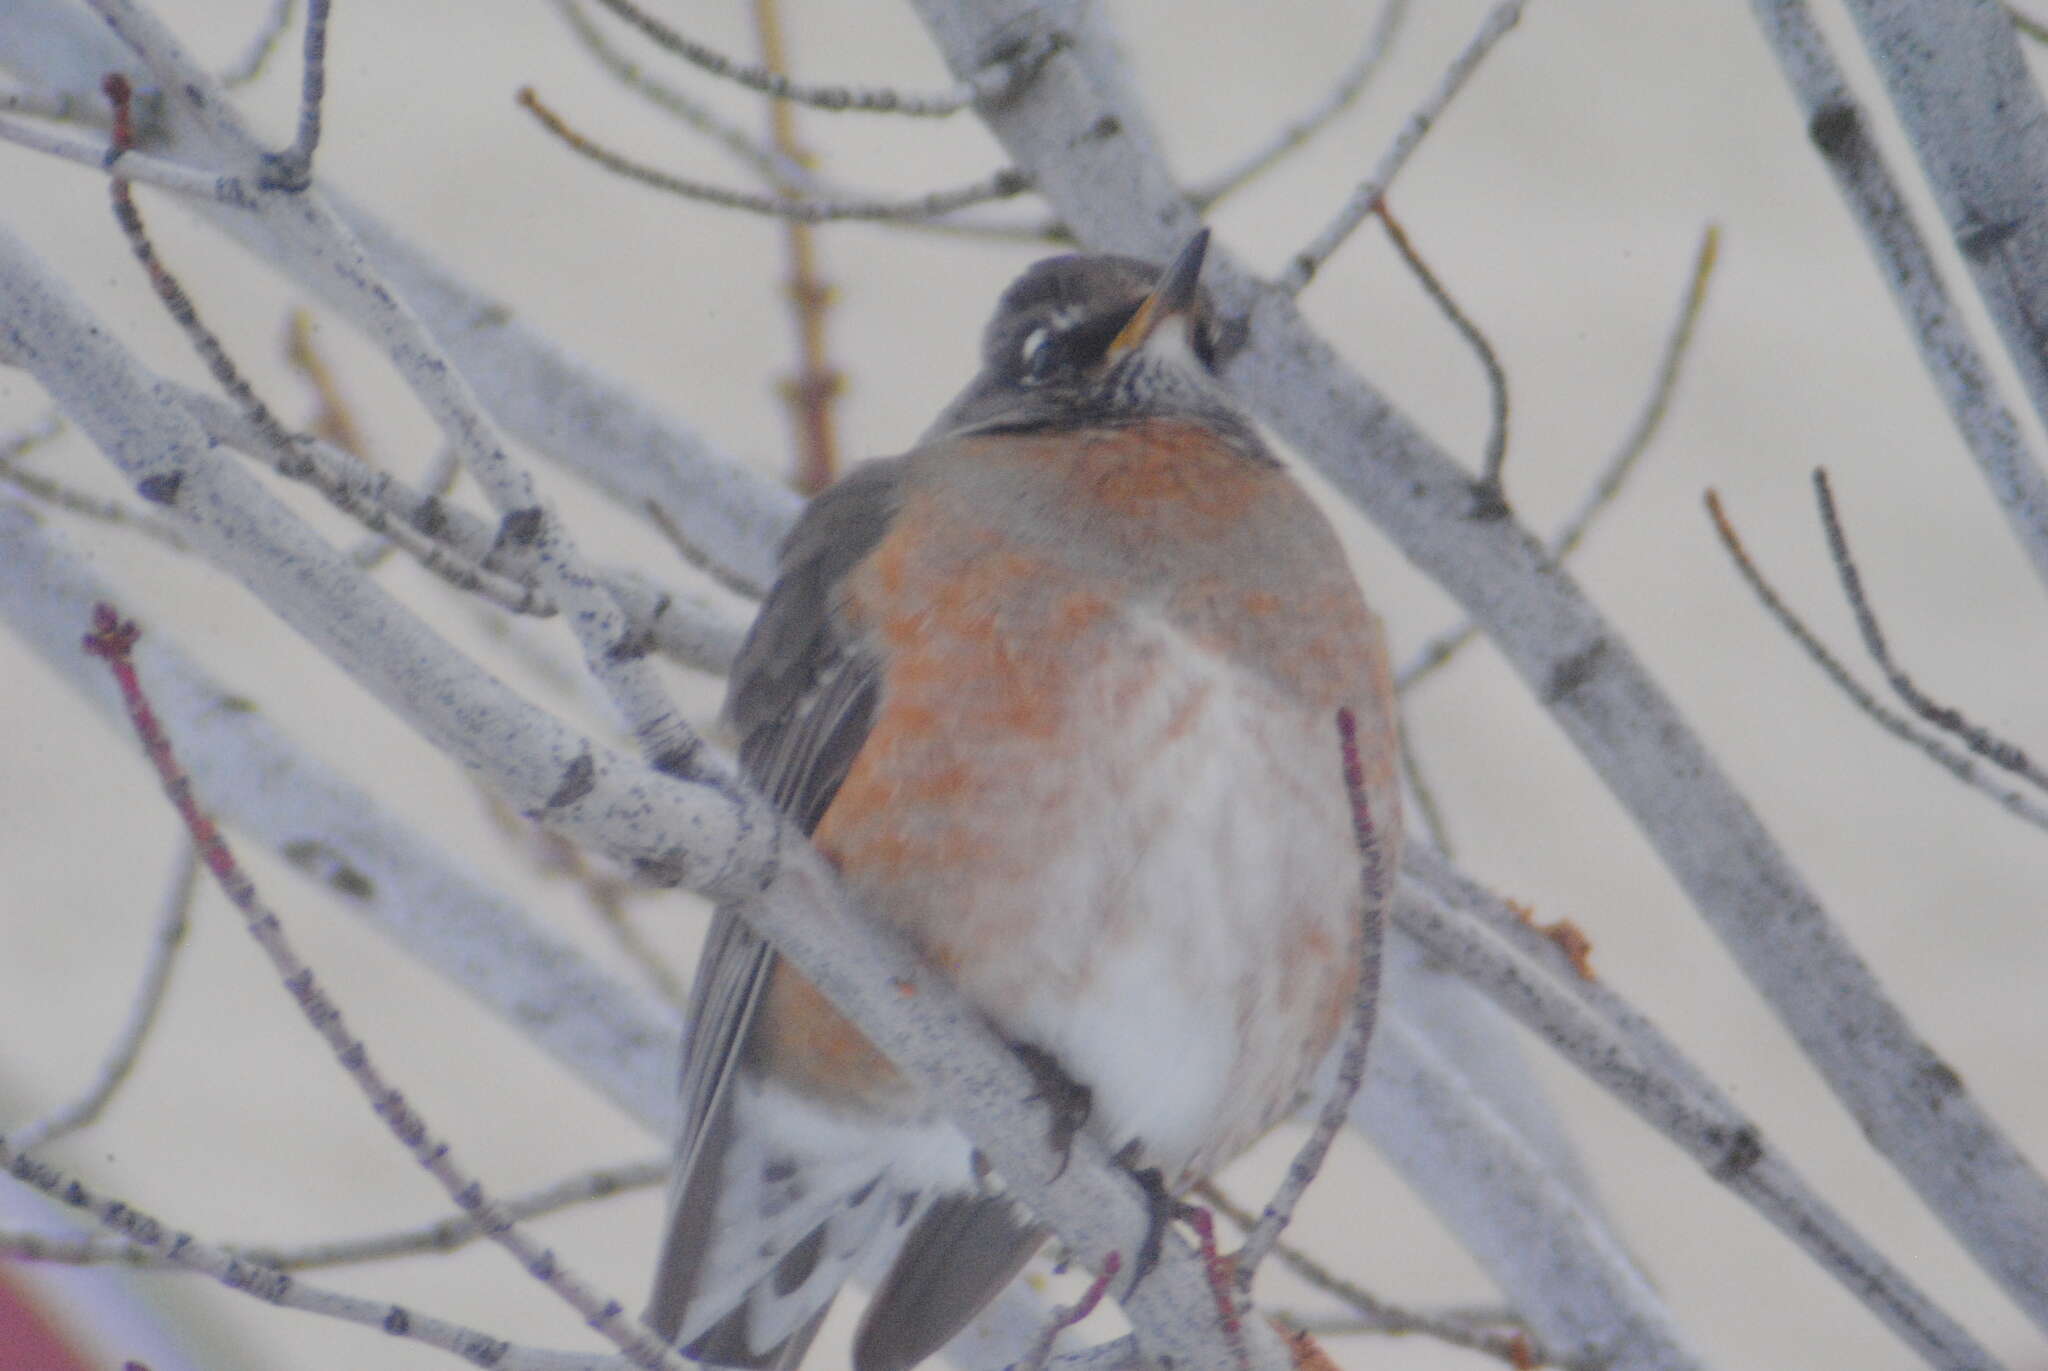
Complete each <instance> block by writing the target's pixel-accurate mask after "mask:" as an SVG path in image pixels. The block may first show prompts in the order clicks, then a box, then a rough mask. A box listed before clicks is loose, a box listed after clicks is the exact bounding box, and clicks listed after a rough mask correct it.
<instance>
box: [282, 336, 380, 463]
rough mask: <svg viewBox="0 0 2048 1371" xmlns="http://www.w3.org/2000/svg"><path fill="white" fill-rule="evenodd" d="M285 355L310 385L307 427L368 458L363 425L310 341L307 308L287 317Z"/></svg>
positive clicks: (331, 370) (286, 359)
mask: <svg viewBox="0 0 2048 1371" xmlns="http://www.w3.org/2000/svg"><path fill="white" fill-rule="evenodd" d="M284 358H285V361H286V362H287V363H288V364H290V366H291V369H292V370H293V371H296V372H297V373H299V375H301V376H303V377H305V378H306V384H307V385H309V386H311V387H312V388H313V401H314V408H313V422H312V424H311V425H310V426H309V429H308V431H309V432H311V433H312V434H313V435H314V436H315V437H318V438H321V439H324V440H325V441H327V442H329V443H332V444H334V446H336V447H338V448H340V449H341V450H342V451H343V452H346V453H349V454H350V455H351V456H355V457H363V458H367V457H368V456H369V455H370V453H369V449H368V448H367V447H366V446H365V445H364V443H363V433H362V429H361V428H359V427H358V426H357V424H356V417H355V413H354V411H353V410H352V409H351V408H350V406H349V403H348V401H347V399H346V398H344V397H343V395H342V393H341V382H340V381H339V380H338V379H337V378H336V377H335V374H334V368H333V367H330V366H329V365H327V359H326V358H325V357H323V356H321V355H320V349H319V347H318V346H316V345H315V344H314V342H313V316H312V314H311V312H310V311H307V310H303V309H295V310H293V311H292V312H291V317H290V318H289V319H288V320H287V321H286V323H285V331H284Z"/></svg>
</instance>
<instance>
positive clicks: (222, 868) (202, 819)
mask: <svg viewBox="0 0 2048 1371" xmlns="http://www.w3.org/2000/svg"><path fill="white" fill-rule="evenodd" d="M140 636H141V634H140V630H138V629H137V628H136V626H135V624H134V622H133V621H132V620H123V619H122V618H121V617H120V616H119V615H118V614H117V613H116V612H115V610H114V607H113V606H112V605H108V604H99V605H95V606H93V631H92V632H91V633H89V634H87V635H86V637H85V640H84V647H85V650H86V651H87V652H88V653H90V654H92V655H93V656H95V657H99V658H101V659H102V660H104V661H105V662H106V663H107V669H108V670H109V671H110V672H111V673H112V674H113V677H114V683H115V685H116V686H117V687H118V688H119V690H120V692H121V701H122V704H123V705H124V706H125V707H126V709H127V712H128V720H129V722H130V724H132V725H133V727H134V729H135V734H136V737H137V738H139V739H140V740H141V742H142V747H143V751H144V752H145V753H147V754H148V756H149V760H150V762H151V764H152V765H153V766H155V768H156V772H157V776H158V778H159V780H161V781H162V783H163V787H164V793H165V794H166V795H167V796H169V797H170V801H171V804H172V805H173V806H174V807H175V808H176V809H177V811H178V817H179V818H180V819H182V820H184V823H185V828H186V831H187V832H188V833H190V834H191V836H192V845H193V848H194V849H195V850H196V851H197V852H198V853H199V857H200V860H201V861H202V862H204V863H205V865H206V869H207V870H208V871H210V872H211V873H213V878H214V881H215V883H216V884H217V885H219V887H220V889H221V892H222V893H223V894H225V895H226V896H227V897H228V900H229V901H230V902H231V903H232V904H233V905H234V907H235V909H236V910H237V911H238V912H239V913H240V914H241V915H242V917H243V920H244V922H245V923H246V924H247V926H248V929H249V932H250V935H251V936H252V937H254V938H255V939H256V943H257V945H258V946H259V947H261V948H262V949H263V951H264V953H265V954H266V955H267V956H268V957H269V958H270V963H271V965H272V966H273V967H274V968H275V969H276V971H277V973H278V975H279V977H280V978H281V979H282V980H283V982H284V986H285V989H286V990H288V991H289V992H290V993H291V996H292V999H293V1000H294V1001H295V1002H296V1003H297V1004H298V1006H299V1009H300V1011H301V1012H302V1013H303V1014H304V1015H305V1016H306V1020H307V1022H309V1023H310V1024H312V1025H313V1028H314V1030H315V1031H316V1032H318V1033H319V1034H320V1036H321V1038H322V1039H323V1040H324V1041H325V1042H326V1043H327V1045H328V1047H329V1048H330V1049H331V1050H332V1051H333V1052H334V1055H335V1058H336V1060H338V1061H339V1062H340V1063H341V1064H342V1067H343V1069H344V1070H345V1071H346V1072H347V1073H348V1076H349V1078H350V1079H351V1080H352V1081H353V1082H354V1083H355V1084H356V1086H357V1088H358V1089H360V1090H361V1091H362V1092H363V1095H364V1097H365V1098H366V1099H367V1100H368V1101H369V1102H370V1106H371V1109H372V1111H373V1112H374V1113H375V1114H376V1115H377V1117H378V1118H380V1119H382V1120H383V1121H384V1125H385V1127H386V1128H388V1129H389V1130H390V1131H391V1134H392V1136H393V1137H395V1138H397V1139H398V1140H399V1142H400V1143H401V1144H403V1145H404V1147H405V1148H406V1150H407V1151H408V1152H410V1153H411V1154H412V1156H413V1159H414V1160H415V1161H417V1162H418V1163H419V1164H420V1166H421V1167H422V1168H423V1169H425V1171H426V1172H427V1173H428V1174H429V1175H431V1176H432V1177H433V1178H434V1179H435V1180H437V1181H439V1182H440V1183H441V1185H442V1187H443V1188H444V1189H445V1190H447V1192H448V1194H449V1197H450V1198H452V1199H453V1200H454V1201H455V1204H456V1207H457V1208H459V1209H461V1210H462V1211H463V1212H464V1213H465V1214H468V1215H469V1216H471V1217H472V1218H473V1219H475V1220H476V1222H477V1225H478V1227H479V1228H481V1229H482V1230H483V1232H484V1233H485V1234H486V1235H487V1236H489V1237H490V1238H491V1239H492V1241H494V1242H496V1243H498V1244H499V1245H500V1246H502V1247H504V1248H505V1249H506V1250H507V1251H508V1252H510V1253H511V1254H512V1255H513V1256H514V1257H515V1258H516V1259H517V1260H518V1262H519V1264H520V1265H521V1266H522V1267H524V1268H525V1269H526V1271H527V1273H528V1274H529V1275H532V1276H533V1277H534V1278H535V1279H537V1280H539V1281H540V1282H541V1283H542V1284H543V1285H545V1286H547V1287H548V1289H550V1290H552V1291H554V1292H555V1293H556V1294H557V1295H559V1296H560V1297H561V1298H562V1299H563V1300H564V1301H565V1302H566V1303H568V1304H569V1305H570V1307H571V1308H573V1309H575V1310H576V1312H577V1313H579V1314H581V1315H582V1316H583V1318H584V1321H585V1322H586V1323H588V1324H589V1325H590V1326H591V1327H592V1328H593V1329H595V1330H597V1332H599V1333H600V1334H602V1335H603V1336H604V1337H605V1338H606V1339H608V1340H609V1341H611V1342H612V1343H613V1344H614V1345H615V1346H617V1347H618V1348H619V1349H620V1350H621V1351H622V1352H624V1353H625V1354H626V1356H627V1358H628V1359H629V1360H630V1361H632V1363H633V1364H634V1365H636V1366H641V1367H647V1368H655V1367H659V1368H661V1369H662V1371H691V1367H690V1363H688V1362H686V1361H684V1360H683V1359H682V1358H681V1357H680V1356H678V1355H677V1354H676V1353H675V1352H673V1351H671V1350H670V1349H669V1348H667V1347H666V1346H664V1345H663V1344H662V1342H661V1340H660V1339H658V1338H656V1337H655V1336H654V1335H653V1334H651V1333H649V1332H647V1331H646V1330H645V1329H643V1328H642V1327H640V1325H639V1324H638V1323H637V1322H636V1321H634V1320H633V1319H632V1318H630V1317H628V1316H627V1314H626V1311H625V1306H623V1305H622V1304H620V1303H619V1302H618V1301H617V1300H614V1299H608V1298H606V1297H603V1296H601V1295H599V1294H598V1292H597V1291H595V1290H593V1289H591V1288H590V1287H589V1286H587V1285H586V1284H584V1282H583V1281H582V1280H581V1279H580V1278H579V1277H577V1276H576V1275H574V1274H573V1273H571V1272H570V1271H569V1270H568V1269H567V1268H566V1267H564V1266H563V1265H562V1263H561V1262H560V1260H559V1259H558V1258H557V1257H556V1256H555V1254H554V1252H553V1250H552V1249H550V1248H547V1247H543V1246H542V1245H540V1244H539V1243H538V1242H536V1241H535V1240H534V1239H532V1238H531V1237H529V1236H528V1235H527V1234H526V1232H525V1231H524V1230H523V1229H521V1228H519V1227H518V1225H517V1224H516V1223H515V1222H514V1220H513V1218H512V1216H511V1215H510V1214H509V1213H507V1212H506V1211H505V1209H504V1208H503V1206H501V1205H500V1204H498V1203H497V1201H496V1200H494V1199H492V1198H491V1197H490V1196H489V1195H488V1194H487V1193H486V1192H485V1190H484V1188H483V1184H482V1183H481V1182H480V1181H478V1180H477V1179H476V1178H475V1177H474V1176H472V1175H470V1174H469V1173H468V1172H467V1171H466V1170H464V1169H463V1168H462V1167H461V1165H460V1164H459V1163H458V1162H457V1160H456V1158H455V1155H454V1152H453V1151H452V1149H451V1148H450V1147H449V1146H448V1144H447V1143H445V1142H442V1141H440V1140H438V1139H437V1138H435V1137H434V1135H433V1133H432V1132H431V1131H430V1130H429V1128H428V1126H427V1122H426V1120H425V1119H424V1118H422V1117H421V1116H420V1114H419V1112H418V1111H417V1110H416V1109H415V1108H414V1107H413V1106H412V1104H411V1103H410V1102H409V1101H408V1100H407V1099H406V1097H405V1095H404V1093H403V1092H401V1091H399V1090H398V1089H397V1088H395V1087H394V1086H392V1085H391V1084H390V1083H389V1082H388V1081H387V1080H386V1079H385V1078H384V1075H383V1073H382V1072H381V1071H380V1070H378V1068H377V1067H376V1066H375V1065H374V1064H373V1063H372V1062H371V1060H370V1054H369V1049H368V1048H367V1047H366V1046H365V1045H364V1043H363V1041H362V1040H361V1039H360V1038H358V1037H356V1036H355V1035H354V1034H353V1033H351V1032H350V1031H349V1030H348V1027H347V1026H346V1024H345V1023H344V1022H343V1021H342V1014H341V1010H340V1008H339V1007H338V1006H337V1005H336V1004H335V1003H334V1001H333V1000H332V999H330V998H329V997H328V994H327V992H326V990H325V989H324V988H322V987H321V986H320V985H319V984H318V982H317V981H316V980H315V979H314V976H313V971H312V968H311V967H309V966H307V965H306V964H305V962H304V961H302V960H301V959H300V957H299V955H298V953H297V952H296V951H295V950H294V949H293V948H292V946H291V943H290V942H289V940H288V939H287V938H286V937H285V932H284V926H283V925H282V924H281V923H280V922H279V921H278V918H277V915H276V913H274V912H273V911H272V910H271V909H270V908H269V907H268V906H266V905H265V904H264V903H263V901H262V898H261V896H259V895H258V894H257V891H256V886H255V883H254V882H252V881H251V880H250V879H249V877H248V876H247V875H246V874H244V873H243V871H242V869H241V867H240V865H239V864H238V863H237V862H236V861H235V858H234V854H233V853H232V852H231V851H230V850H229V848H228V845H227V841H226V839H224V838H223V837H222V836H221V832H220V829H219V828H218V827H217V826H216V825H215V824H214V822H213V820H212V819H211V818H209V817H207V815H206V813H205V812H204V811H203V810H201V809H200V807H199V801H198V798H197V796H195V795H194V793H193V790H192V780H191V778H190V777H189V776H188V775H186V773H185V771H184V769H183V768H182V767H181V766H180V765H179V764H178V759H177V757H176V755H175V754H174V752H173V751H172V748H171V743H170V739H169V737H168V736H167V735H166V734H165V732H164V729H163V725H162V723H161V722H160V721H159V720H158V718H157V716H156V711H155V710H154V709H153V708H152V707H151V706H150V703H149V697H148V695H147V694H146V693H145V692H144V690H143V688H142V682H141V678H140V676H139V675H138V674H137V672H136V670H135V661H134V656H133V653H134V649H135V643H136V640H137V638H139V637H140ZM276 1277H277V1279H279V1280H288V1279H289V1277H287V1276H285V1275H284V1274H283V1273H282V1272H279V1273H276Z"/></svg>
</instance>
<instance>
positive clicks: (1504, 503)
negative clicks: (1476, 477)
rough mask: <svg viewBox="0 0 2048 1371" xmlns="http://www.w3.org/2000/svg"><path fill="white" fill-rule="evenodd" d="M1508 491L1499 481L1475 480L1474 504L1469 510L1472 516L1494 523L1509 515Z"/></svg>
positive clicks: (1484, 521)
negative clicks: (1501, 486) (1503, 488)
mask: <svg viewBox="0 0 2048 1371" xmlns="http://www.w3.org/2000/svg"><path fill="white" fill-rule="evenodd" d="M1508 513H1509V510H1508V497H1507V492H1506V491H1504V490H1502V489H1501V488H1500V483H1499V482H1497V481H1474V482H1473V483H1472V504H1471V507H1470V509H1468V510H1467V515H1468V516H1469V517H1470V518H1473V519H1477V520H1478V521H1479V522H1481V523H1489V524H1490V523H1494V522H1496V521H1498V520H1501V519H1505V518H1507V517H1508Z"/></svg>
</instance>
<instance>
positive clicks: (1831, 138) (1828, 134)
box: [1806, 100, 1863, 158]
mask: <svg viewBox="0 0 2048 1371" xmlns="http://www.w3.org/2000/svg"><path fill="white" fill-rule="evenodd" d="M1806 136H1807V137H1809V138H1811V139H1812V140H1813V145H1814V146H1815V147H1817V148H1819V149H1820V151H1821V155H1822V156H1823V157H1831V158H1841V157H1846V156H1848V155H1849V153H1850V151H1851V150H1852V149H1854V148H1855V146H1856V144H1857V143H1858V141H1859V140H1861V138H1862V137H1863V116H1862V115H1860V114H1858V113H1857V112H1856V107H1855V106H1854V105H1852V104H1849V103H1848V102H1847V101H1844V100H1838V101H1836V102H1834V103H1833V104H1828V105H1823V106H1821V107H1820V108H1819V109H1817V110H1815V111H1814V113H1813V118H1812V120H1811V121H1809V122H1808V124H1807V126H1806Z"/></svg>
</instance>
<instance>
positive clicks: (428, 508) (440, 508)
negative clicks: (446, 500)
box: [412, 495, 448, 538]
mask: <svg viewBox="0 0 2048 1371" xmlns="http://www.w3.org/2000/svg"><path fill="white" fill-rule="evenodd" d="M412 526H413V527H414V528H416V529H418V530H419V531H420V532H421V533H424V534H426V535H427V536H428V537H429V538H438V537H440V536H441V530H442V529H444V528H446V527H448V507H447V506H446V505H444V504H442V503H441V497H440V496H438V495H429V496H428V497H427V498H426V499H424V500H422V501H420V503H419V508H417V509H415V510H414V511H413V512H412Z"/></svg>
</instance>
